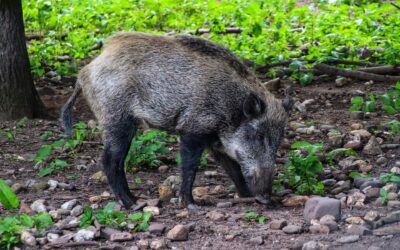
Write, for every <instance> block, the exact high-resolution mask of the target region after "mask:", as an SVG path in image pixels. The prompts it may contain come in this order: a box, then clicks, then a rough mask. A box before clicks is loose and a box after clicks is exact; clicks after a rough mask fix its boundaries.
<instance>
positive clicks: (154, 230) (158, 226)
mask: <svg viewBox="0 0 400 250" xmlns="http://www.w3.org/2000/svg"><path fill="white" fill-rule="evenodd" d="M165 228H166V226H165V225H164V224H162V223H151V224H150V226H149V232H150V233H151V234H155V235H157V236H159V235H162V234H163V233H164V231H165Z"/></svg>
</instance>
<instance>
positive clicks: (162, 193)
mask: <svg viewBox="0 0 400 250" xmlns="http://www.w3.org/2000/svg"><path fill="white" fill-rule="evenodd" d="M158 193H159V197H160V200H162V201H168V200H170V199H171V198H172V197H174V192H173V191H172V189H171V187H170V186H167V185H164V184H161V185H159V186H158Z"/></svg>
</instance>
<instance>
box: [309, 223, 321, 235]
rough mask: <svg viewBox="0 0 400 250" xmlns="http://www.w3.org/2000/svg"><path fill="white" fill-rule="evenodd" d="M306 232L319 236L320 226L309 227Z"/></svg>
mask: <svg viewBox="0 0 400 250" xmlns="http://www.w3.org/2000/svg"><path fill="white" fill-rule="evenodd" d="M308 230H309V231H310V233H312V234H319V233H321V225H311V226H310V227H309V228H308Z"/></svg>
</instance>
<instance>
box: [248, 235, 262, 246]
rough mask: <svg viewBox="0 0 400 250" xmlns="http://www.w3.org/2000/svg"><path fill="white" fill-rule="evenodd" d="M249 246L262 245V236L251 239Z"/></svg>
mask: <svg viewBox="0 0 400 250" xmlns="http://www.w3.org/2000/svg"><path fill="white" fill-rule="evenodd" d="M249 243H250V244H251V245H262V244H264V239H263V237H262V236H257V237H253V238H251V239H250V240H249Z"/></svg>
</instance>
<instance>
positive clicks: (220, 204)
mask: <svg viewBox="0 0 400 250" xmlns="http://www.w3.org/2000/svg"><path fill="white" fill-rule="evenodd" d="M229 207H232V202H230V201H226V202H218V203H217V208H229Z"/></svg>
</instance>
